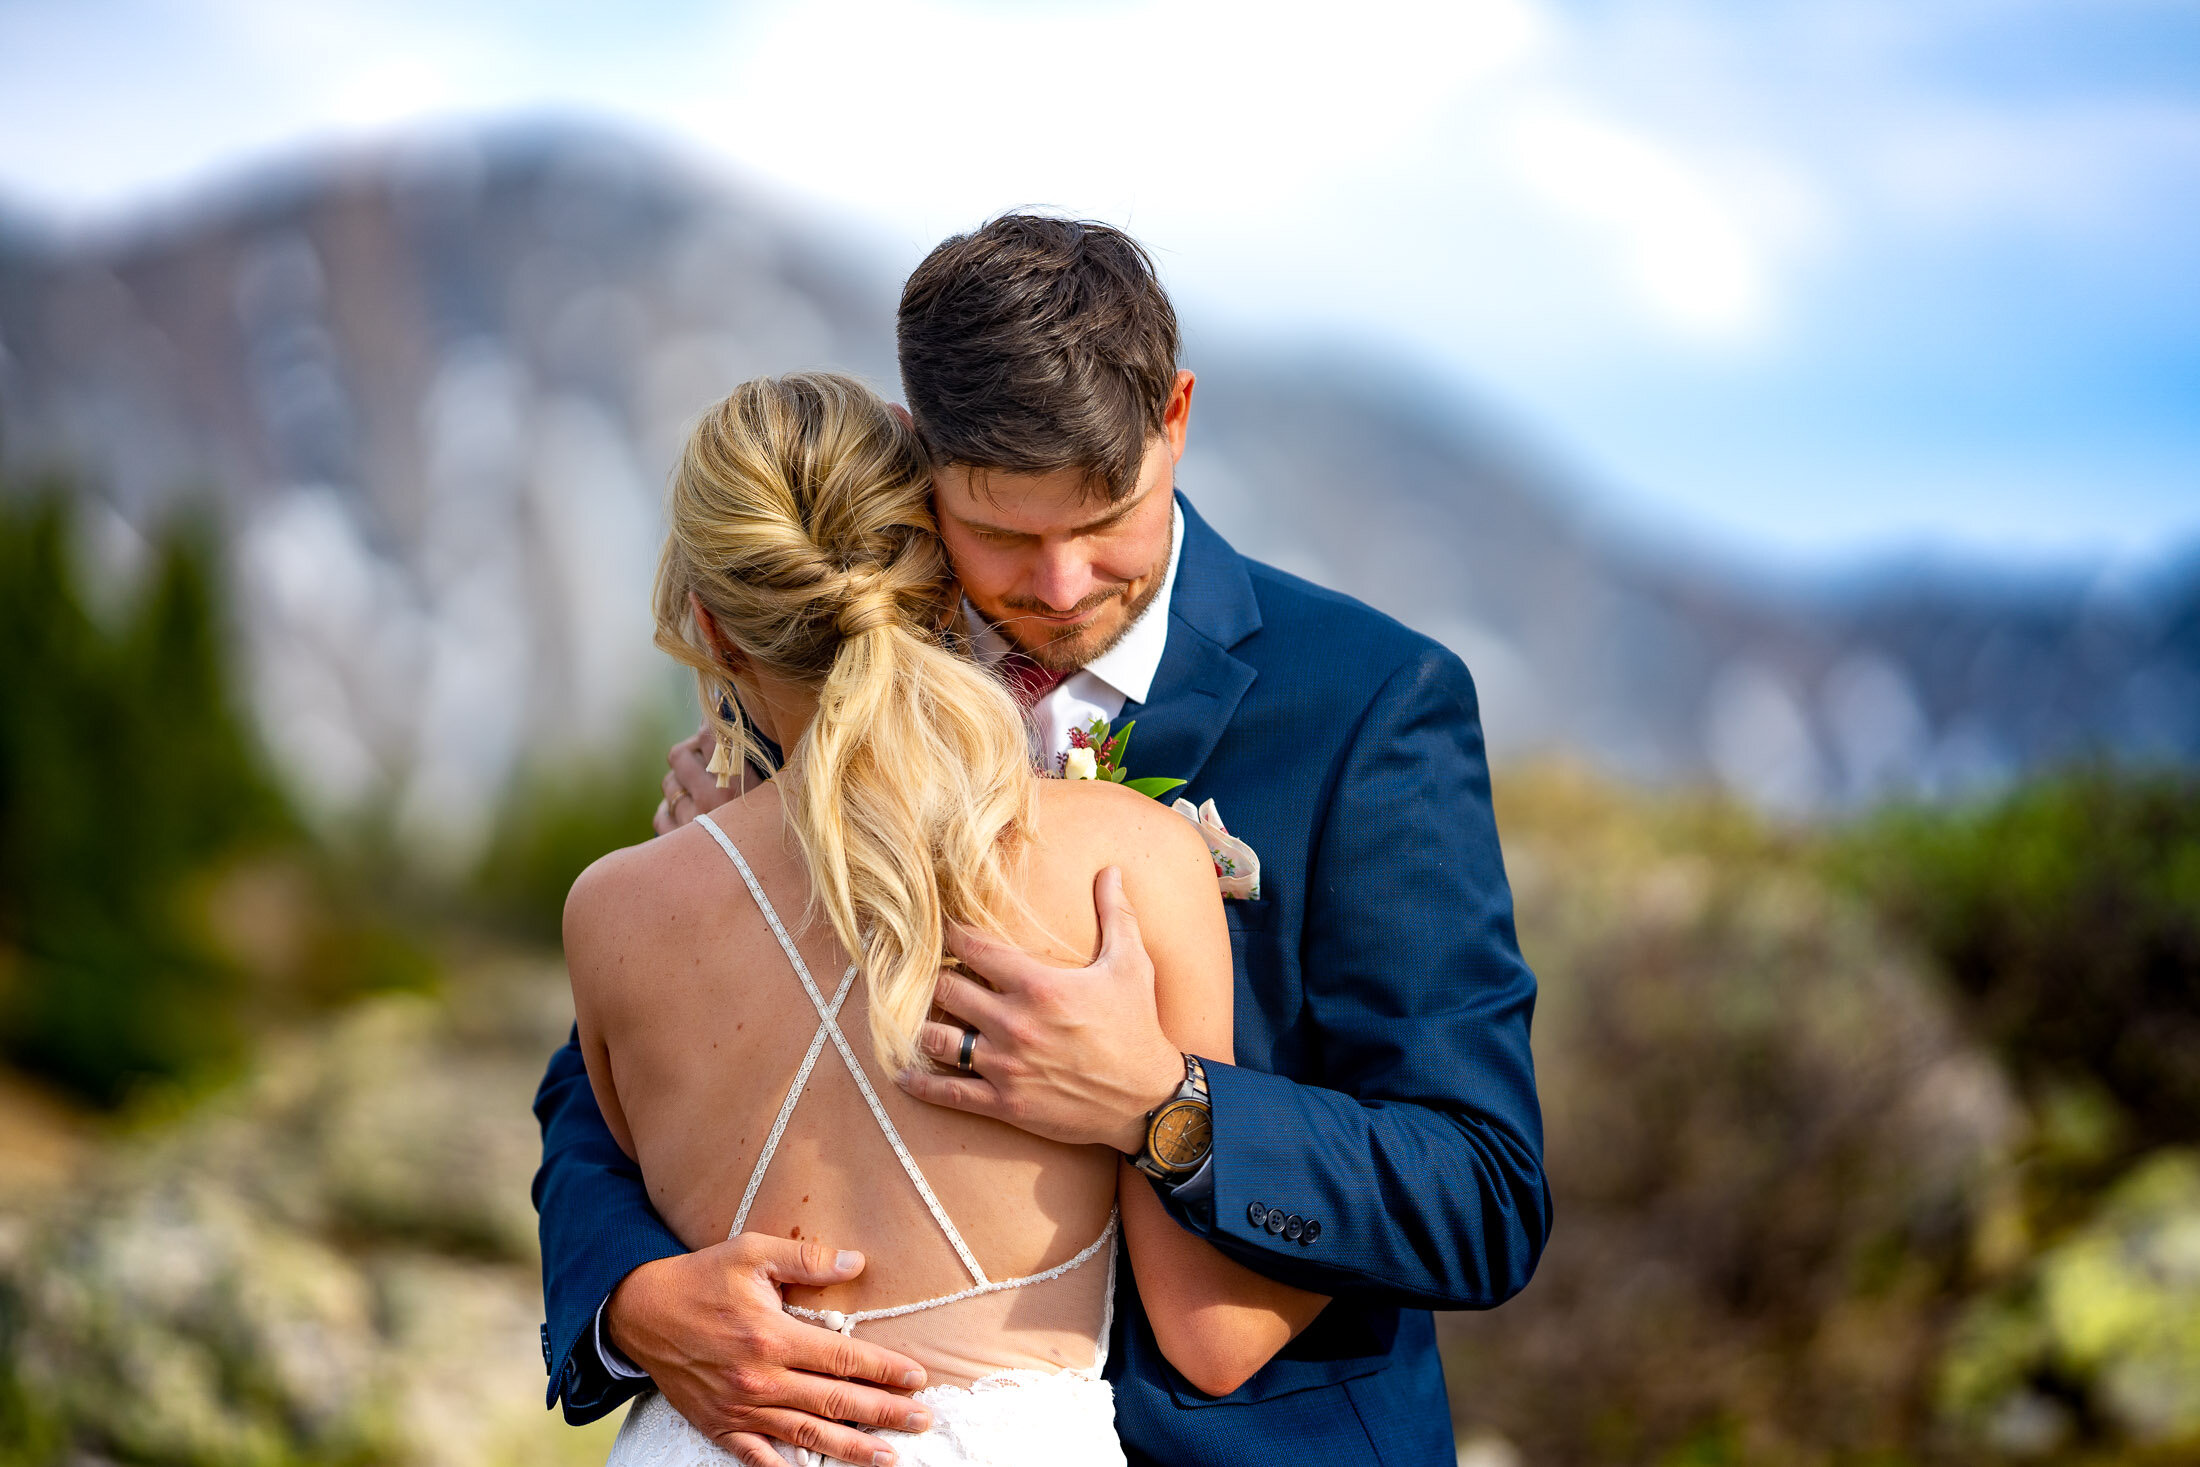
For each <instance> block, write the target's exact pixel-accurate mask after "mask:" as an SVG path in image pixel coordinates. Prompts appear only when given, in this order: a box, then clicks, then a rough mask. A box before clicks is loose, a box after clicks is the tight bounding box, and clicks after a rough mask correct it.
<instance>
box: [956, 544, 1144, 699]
mask: <svg viewBox="0 0 2200 1467" xmlns="http://www.w3.org/2000/svg"><path fill="white" fill-rule="evenodd" d="M1168 572H1169V564H1168V562H1167V561H1166V560H1164V561H1162V563H1161V564H1159V565H1157V566H1155V567H1154V568H1153V570H1152V571H1151V572H1150V573H1148V574H1147V575H1146V576H1144V577H1142V578H1141V579H1143V580H1144V582H1145V584H1144V586H1142V587H1140V589H1139V591H1138V594H1137V596H1136V597H1135V598H1133V597H1132V596H1131V595H1130V585H1129V584H1125V585H1121V586H1109V587H1106V588H1105V589H1102V590H1099V591H1095V592H1093V593H1092V594H1091V595H1090V596H1087V597H1086V598H1085V599H1084V600H1082V601H1080V602H1078V603H1077V605H1076V606H1075V607H1073V608H1071V609H1072V610H1073V611H1074V612H1076V613H1077V614H1078V615H1079V616H1085V615H1089V614H1093V613H1097V612H1098V611H1099V610H1100V609H1101V608H1102V607H1104V606H1106V605H1107V604H1108V603H1109V602H1111V601H1117V602H1121V603H1122V610H1121V611H1120V612H1118V613H1117V614H1116V615H1115V616H1112V617H1108V618H1106V620H1105V621H1104V622H1103V623H1102V624H1100V625H1093V624H1090V623H1081V624H1079V625H1076V626H1071V627H1067V628H1064V629H1062V630H1059V631H1055V632H1053V634H1052V635H1047V633H1048V631H1049V630H1050V629H1049V628H1048V627H1047V625H1046V623H1044V622H1037V621H1031V620H1027V619H1025V618H1023V617H1019V616H1017V615H1016V613H1017V612H1019V611H1035V612H1038V613H1039V614H1040V615H1042V616H1052V615H1056V614H1057V613H1056V612H1055V610H1054V608H1053V607H1051V606H1048V605H1046V604H1044V603H1043V602H1039V601H1004V602H1002V603H1001V604H1002V606H1003V607H1004V608H1005V609H1006V610H1007V611H1008V613H1009V614H1008V615H1007V616H1006V617H1004V618H1003V619H1002V620H1000V621H998V622H995V623H994V625H995V627H996V628H997V629H998V630H999V631H1000V632H1001V634H1002V635H1003V636H1005V637H1006V638H1008V642H1009V645H1010V646H1012V647H1014V648H1015V649H1016V650H1017V651H1019V652H1021V653H1023V654H1024V655H1025V656H1026V657H1029V658H1030V659H1031V660H1032V661H1033V662H1036V663H1037V664H1039V666H1041V667H1043V668H1045V669H1046V670H1047V671H1048V672H1055V673H1061V674H1063V675H1064V676H1067V675H1068V674H1070V673H1073V672H1076V671H1077V670H1078V669H1079V668H1082V667H1084V666H1086V665H1087V664H1089V663H1092V662H1095V661H1097V660H1099V659H1100V658H1101V657H1103V656H1105V655H1106V654H1107V653H1108V651H1109V650H1110V649H1111V648H1113V647H1114V646H1115V644H1116V643H1118V642H1120V641H1122V640H1123V638H1124V637H1126V636H1128V635H1129V634H1130V629H1131V628H1132V627H1134V626H1136V625H1138V619H1139V618H1140V617H1142V616H1144V615H1145V614H1146V609H1147V608H1148V607H1150V606H1152V605H1153V603H1154V598H1155V597H1157V596H1159V595H1160V594H1161V588H1162V586H1163V585H1165V584H1166V583H1167V582H1168V578H1169V577H1168ZM1034 633H1038V634H1040V636H1039V638H1038V640H1034V639H1033V634H1034Z"/></svg>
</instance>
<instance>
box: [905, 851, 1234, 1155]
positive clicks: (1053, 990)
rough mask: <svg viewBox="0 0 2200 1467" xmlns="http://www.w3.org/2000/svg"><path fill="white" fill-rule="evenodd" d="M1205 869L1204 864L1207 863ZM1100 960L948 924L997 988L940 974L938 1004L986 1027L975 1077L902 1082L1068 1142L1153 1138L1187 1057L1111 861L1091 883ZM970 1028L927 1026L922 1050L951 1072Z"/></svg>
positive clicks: (974, 1055) (1131, 1148)
mask: <svg viewBox="0 0 2200 1467" xmlns="http://www.w3.org/2000/svg"><path fill="white" fill-rule="evenodd" d="M1202 869H1203V870H1204V868H1202ZM1093 903H1094V906H1095V908H1096V909H1097V911H1098V914H1099V918H1100V956H1099V957H1097V958H1095V959H1094V960H1093V962H1092V964H1091V966H1089V967H1084V968H1059V967H1056V966H1055V965H1054V964H1052V963H1047V962H1042V961H1041V960H1040V959H1038V958H1035V957H1032V956H1031V955H1030V954H1029V953H1024V952H1019V951H1018V950H1017V949H1015V948H1013V947H1008V946H1006V945H1004V944H1001V943H995V942H988V941H986V940H985V939H984V938H982V937H979V936H977V935H976V934H974V933H970V932H965V931H962V930H960V929H956V930H953V931H950V932H949V934H948V939H947V946H948V950H949V951H950V952H952V953H954V955H955V956H956V957H957V958H958V959H960V960H961V962H962V964H963V966H964V967H965V968H967V969H969V970H970V971H971V972H973V973H976V974H978V975H979V976H980V977H982V978H984V979H985V980H986V982H987V983H990V984H992V985H993V986H992V987H991V988H987V987H986V986H985V984H981V983H974V982H972V981H971V980H970V979H969V978H967V977H964V976H963V975H961V974H959V973H954V972H942V973H941V975H940V985H939V990H938V995H937V996H938V1001H939V1006H940V1007H941V1008H943V1009H945V1010H946V1011H947V1012H948V1013H949V1014H951V1015H952V1016H954V1017H955V1018H956V1019H958V1020H960V1021H961V1022H962V1024H964V1025H967V1026H968V1027H969V1028H971V1029H974V1030H976V1031H977V1033H978V1040H977V1043H976V1044H975V1045H974V1046H973V1047H972V1050H971V1055H970V1064H971V1068H972V1069H973V1070H975V1071H976V1072H977V1074H976V1076H975V1077H969V1076H963V1075H959V1074H946V1075H939V1074H933V1073H930V1072H928V1071H923V1070H905V1071H903V1072H902V1074H901V1076H900V1077H899V1078H900V1084H901V1088H902V1089H903V1090H905V1091H907V1092H908V1093H909V1094H910V1095H912V1096H914V1097H916V1098H917V1099H918V1100H923V1101H928V1102H930V1103H931V1104H933V1105H944V1106H946V1107H948V1108H949V1109H950V1110H961V1111H969V1112H971V1113H973V1114H976V1115H985V1116H992V1117H994V1118H995V1119H997V1120H1003V1121H1006V1122H1008V1123H1009V1124H1010V1125H1012V1126H1015V1127H1017V1128H1018V1129H1020V1130H1025V1131H1029V1132H1031V1133H1032V1134H1033V1135H1036V1136H1044V1137H1046V1138H1047V1139H1048V1140H1051V1141H1063V1142H1067V1143H1069V1144H1071V1145H1084V1144H1088V1143H1091V1142H1096V1141H1097V1142H1101V1143H1103V1144H1105V1145H1108V1146H1113V1147H1114V1148H1115V1149H1116V1150H1118V1151H1121V1152H1123V1153H1124V1154H1126V1155H1129V1154H1131V1153H1135V1152H1136V1151H1137V1150H1138V1149H1139V1147H1140V1146H1141V1145H1143V1144H1144V1142H1145V1133H1146V1116H1147V1113H1148V1112H1150V1111H1152V1110H1153V1109H1154V1108H1155V1107H1156V1106H1158V1105H1160V1104H1162V1103H1163V1102H1164V1101H1166V1100H1167V1099H1168V1098H1169V1097H1170V1096H1171V1095H1173V1094H1175V1093H1176V1089H1177V1086H1178V1085H1180V1084H1182V1083H1183V1080H1184V1056H1183V1054H1182V1052H1181V1051H1179V1050H1178V1049H1177V1048H1176V1046H1175V1045H1173V1044H1171V1043H1169V1039H1168V1036H1167V1035H1166V1034H1164V1033H1163V1032H1162V1030H1161V1019H1160V1015H1159V1014H1158V1012H1157V1011H1156V1008H1155V1004H1154V987H1153V960H1152V959H1151V958H1149V957H1147V956H1146V945H1145V942H1144V940H1143V939H1142V938H1141V937H1140V936H1139V931H1138V914H1137V913H1136V912H1134V911H1133V910H1132V909H1131V904H1130V901H1129V900H1128V899H1127V898H1126V897H1125V896H1124V895H1123V873H1122V872H1121V871H1120V870H1118V869H1117V868H1115V867H1113V866H1109V867H1107V868H1106V869H1104V870H1102V871H1101V872H1100V874H1099V875H1098V876H1097V877H1095V878H1094V879H1093ZM963 1033H964V1030H963V1029H962V1028H961V1027H958V1026H956V1025H953V1024H935V1023H927V1024H926V1025H925V1026H924V1028H923V1030H922V1031H921V1032H920V1033H919V1035H918V1037H917V1043H918V1046H919V1047H920V1048H921V1049H923V1051H924V1052H925V1054H927V1055H929V1056H930V1057H931V1058H932V1059H934V1060H937V1061H938V1062H939V1063H940V1064H942V1065H943V1066H946V1067H947V1068H949V1069H953V1068H954V1067H955V1064H956V1061H957V1060H958V1059H959V1058H960V1055H961V1051H962V1042H963Z"/></svg>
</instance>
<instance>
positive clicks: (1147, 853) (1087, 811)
mask: <svg viewBox="0 0 2200 1467" xmlns="http://www.w3.org/2000/svg"><path fill="white" fill-rule="evenodd" d="M1038 817H1039V819H1038V826H1039V831H1038V833H1039V839H1040V842H1041V844H1042V845H1044V846H1045V847H1046V848H1047V849H1048V851H1049V852H1050V853H1052V854H1055V855H1057V856H1063V857H1068V858H1070V864H1073V865H1074V864H1082V862H1080V861H1079V860H1078V859H1077V858H1079V857H1082V858H1084V859H1085V860H1087V861H1089V862H1090V864H1091V865H1092V866H1093V867H1094V868H1095V869H1097V868H1098V867H1101V866H1111V865H1112V866H1121V867H1123V868H1124V869H1125V870H1126V871H1128V870H1131V869H1133V868H1134V867H1135V868H1140V869H1148V868H1160V869H1163V870H1169V869H1173V868H1176V867H1184V868H1186V869H1196V870H1200V871H1205V872H1207V873H1208V874H1210V875H1211V874H1212V872H1213V862H1212V860H1211V859H1210V858H1209V856H1208V854H1207V842H1206V841H1205V840H1204V839H1203V838H1202V837H1201V836H1200V833H1199V831H1198V829H1197V827H1195V826H1194V825H1193V824H1192V822H1191V821H1189V820H1186V819H1185V818H1184V817H1183V816H1181V815H1179V814H1177V813H1176V812H1175V811H1174V810H1172V809H1170V808H1169V807H1168V806H1167V805H1164V804H1162V803H1161V802H1160V801H1159V800H1156V799H1153V798H1151V797H1149V796H1146V795H1142V794H1140V793H1138V792H1137V791H1136V790H1130V789H1125V788H1124V787H1123V786H1121V785H1119V784H1112V783H1110V782H1108V781H1107V780H1100V779H1043V780H1041V781H1039V797H1038Z"/></svg>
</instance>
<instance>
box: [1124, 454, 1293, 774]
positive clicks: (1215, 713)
mask: <svg viewBox="0 0 2200 1467" xmlns="http://www.w3.org/2000/svg"><path fill="white" fill-rule="evenodd" d="M1176 505H1177V512H1178V513H1179V514H1181V515H1183V516H1184V554H1183V558H1182V559H1181V560H1180V561H1179V562H1178V564H1177V570H1176V577H1177V578H1176V584H1175V585H1174V586H1173V587H1171V588H1170V591H1169V640H1168V644H1167V646H1166V647H1165V648H1164V649H1163V651H1162V654H1161V667H1160V669H1159V671H1157V672H1156V673H1155V674H1154V681H1153V687H1152V689H1151V690H1150V696H1149V698H1148V701H1147V702H1145V703H1132V704H1128V705H1126V706H1125V708H1124V709H1123V714H1122V717H1123V718H1124V719H1126V720H1127V719H1132V718H1135V719H1137V720H1138V727H1137V729H1136V730H1135V731H1134V732H1133V733H1132V735H1131V746H1130V760H1129V768H1130V772H1131V774H1132V775H1133V776H1139V775H1172V776H1174V777H1175V778H1178V779H1182V780H1192V779H1196V778H1197V777H1198V775H1199V771H1200V770H1201V769H1202V768H1203V767H1205V765H1206V763H1207V759H1208V756H1210V755H1211V754H1213V753H1214V751H1215V745H1216V744H1217V743H1219V742H1221V739H1222V732H1223V730H1224V729H1225V728H1227V727H1228V726H1229V723H1230V718H1231V715H1233V714H1234V713H1236V712H1237V706H1238V702H1239V700H1241V699H1242V698H1244V696H1245V690H1246V689H1247V688H1250V687H1251V686H1252V685H1253V678H1254V675H1255V674H1254V671H1253V669H1252V667H1251V666H1250V665H1248V664H1246V663H1244V662H1241V661H1239V660H1238V659H1237V658H1235V657H1233V656H1231V655H1230V649H1231V648H1232V647H1234V646H1236V645H1237V644H1238V643H1239V642H1242V641H1244V640H1245V639H1246V638H1247V637H1249V636H1251V635H1252V634H1253V633H1254V632H1257V631H1259V630H1260V604H1259V602H1258V601H1256V600H1255V599H1254V597H1253V583H1252V581H1251V580H1250V579H1249V578H1248V577H1247V576H1246V574H1245V562H1244V561H1243V560H1242V559H1241V558H1239V556H1238V553H1237V552H1236V551H1235V550H1232V549H1231V548H1230V546H1229V544H1228V542H1226V541H1225V540H1224V539H1223V538H1222V537H1221V536H1220V535H1218V534H1216V533H1215V532H1214V531H1213V530H1212V529H1211V528H1209V527H1208V524H1207V522H1206V521H1205V520H1203V519H1201V518H1200V517H1199V516H1198V515H1197V514H1196V513H1194V512H1193V510H1192V506H1191V504H1190V503H1189V502H1188V501H1187V500H1186V499H1185V498H1184V496H1183V495H1181V494H1179V495H1178V496H1177V499H1176Z"/></svg>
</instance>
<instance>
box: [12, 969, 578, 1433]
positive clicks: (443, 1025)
mask: <svg viewBox="0 0 2200 1467" xmlns="http://www.w3.org/2000/svg"><path fill="white" fill-rule="evenodd" d="M562 989H563V979H562V975H561V974H559V973H558V972H557V970H556V969H555V968H554V967H542V966H535V967H528V968H521V969H513V970H506V971H503V972H500V973H496V974H493V975H489V976H483V975H480V974H475V975H472V976H471V977H461V978H460V979H458V980H454V991H453V997H452V999H451V1000H450V1001H449V1002H441V1003H439V1002H432V1001H429V1000H426V999H422V998H418V997H400V998H386V999H378V1000H375V1001H372V1002H369V1003H366V1004H363V1005H360V1006H359V1007H357V1008H356V1009H354V1010H353V1011H351V1012H350V1013H349V1014H347V1015H346V1016H344V1017H343V1018H342V1019H341V1020H340V1021H339V1022H338V1023H336V1024H335V1025H333V1026H331V1027H330V1028H329V1029H327V1030H325V1031H324V1032H322V1033H319V1034H317V1035H311V1036H306V1037H303V1038H296V1039H293V1040H291V1041H290V1042H287V1043H285V1044H281V1045H278V1046H276V1047H275V1049H274V1051H273V1052H271V1054H270V1055H269V1056H268V1058H267V1060H266V1062H265V1063H264V1064H263V1065H262V1067H261V1069H260V1070H259V1071H258V1073H256V1074H255V1075H254V1076H252V1077H251V1078H250V1079H249V1080H248V1081H247V1082H246V1083H244V1084H242V1085H240V1086H239V1087H237V1088H236V1089H235V1090H234V1091H232V1092H231V1093H229V1094H227V1095H224V1096H222V1097H219V1098H217V1099H216V1100H214V1101H213V1102H210V1103H209V1104H207V1105H206V1106H204V1107H203V1108H202V1109H201V1110H200V1111H198V1112H197V1113H196V1114H194V1115H192V1116H190V1117H188V1118H186V1119H185V1120H184V1121H182V1122H181V1123H180V1124H178V1125H176V1126H174V1127H173V1128H172V1129H169V1130H167V1131H165V1132H161V1133H158V1134H155V1135H153V1136H150V1137H147V1138H143V1139H141V1140H140V1141H138V1142H136V1143H133V1144H131V1145H128V1146H126V1147H124V1148H123V1149H122V1150H121V1151H120V1152H119V1153H118V1154H116V1155H114V1156H111V1157H109V1158H108V1159H107V1160H106V1161H105V1162H104V1163H103V1164H100V1165H98V1166H96V1167H95V1168H94V1171H95V1172H96V1177H95V1179H94V1180H93V1181H91V1182H90V1183H89V1184H87V1185H86V1186H84V1187H82V1188H80V1189H78V1190H75V1191H71V1192H66V1193H62V1194H60V1195H58V1196H57V1197H54V1198H53V1199H51V1200H50V1203H49V1205H48V1206H47V1207H46V1208H45V1209H44V1210H42V1211H41V1212H40V1213H39V1214H37V1215H35V1216H25V1215H20V1214H19V1215H18V1216H17V1217H15V1218H14V1219H12V1220H11V1222H12V1224H13V1225H12V1227H11V1229H10V1232H11V1235H12V1242H11V1245H10V1248H9V1250H8V1251H7V1252H6V1253H5V1254H0V1427H4V1426H5V1425H7V1424H8V1412H9V1409H10V1407H9V1394H10V1383H11V1380H12V1386H13V1391H14V1394H15V1399H16V1400H18V1401H19V1402H21V1403H22V1404H21V1409H22V1411H23V1412H24V1413H25V1417H26V1419H25V1420H24V1422H23V1423H22V1425H23V1429H24V1432H25V1433H26V1435H27V1436H28V1438H29V1440H30V1441H31V1442H32V1443H34V1444H38V1447H39V1450H38V1453H37V1454H36V1455H30V1456H27V1457H26V1458H25V1460H27V1461H55V1462H71V1463H77V1462H81V1463H87V1464H88V1463H92V1462H97V1461H103V1460H108V1459H113V1460H120V1461H128V1462H133V1463H149V1464H176V1467H183V1464H202V1463H220V1464H223V1467H228V1464H242V1467H256V1464H268V1467H278V1464H280V1467H289V1464H294V1463H297V1462H300V1461H345V1462H358V1463H402V1464H420V1467H473V1464H477V1463H490V1462H500V1461H513V1462H517V1461H526V1462H530V1463H560V1462H568V1461H570V1462H573V1463H576V1464H577V1463H582V1462H590V1461H593V1462H601V1461H602V1460H603V1457H604V1455H605V1453H606V1452H607V1451H608V1449H609V1445H610V1434H611V1433H612V1432H613V1431H615V1430H616V1424H617V1423H616V1421H612V1422H607V1423H605V1424H604V1425H602V1426H600V1427H597V1428H592V1429H587V1430H580V1431H576V1430H574V1429H572V1428H570V1427H567V1426H566V1425H564V1423H563V1421H562V1419H561V1418H559V1417H557V1416H553V1415H551V1414H549V1413H547V1412H545V1411H544V1410H543V1409H542V1388H543V1370H542V1356H541V1353H540V1347H539V1345H538V1344H537V1340H536V1330H535V1326H536V1324H537V1322H538V1321H539V1320H540V1319H541V1317H542V1304H541V1293H540V1287H539V1279H538V1275H537V1270H536V1262H535V1252H534V1215H533V1210H532V1208H531V1206H530V1205H529V1202H528V1198H527V1186H528V1180H529V1177H530V1175H531V1173H532V1170H533V1166H534V1160H535V1153H536V1146H537V1140H536V1134H535V1127H534V1121H533V1117H532V1116H531V1115H530V1114H529V1110H528V1101H529V1099H530V1097H531V1095H532V1091H533V1086H534V1083H535V1080H536V1079H537V1078H538V1077H539V1075H540V1073H541V1066H542V1064H543V1062H544V1060H545V1059H546V1058H547V1057H548V1053H549V1049H550V1047H551V1045H552V1044H554V1043H555V1042H556V1041H557V1039H558V1038H559V1037H560V1035H561V1033H562V1029H563V1025H564V1023H566V1022H569V1021H570V1014H569V1011H568V1010H567V1009H565V1008H564V1007H563V1006H562V1004H561V1002H560V1000H559V999H558V994H559V993H560V992H562ZM48 1448H50V1450H47V1449H48ZM8 1460H14V1458H13V1457H9V1458H8Z"/></svg>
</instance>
